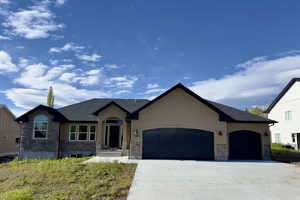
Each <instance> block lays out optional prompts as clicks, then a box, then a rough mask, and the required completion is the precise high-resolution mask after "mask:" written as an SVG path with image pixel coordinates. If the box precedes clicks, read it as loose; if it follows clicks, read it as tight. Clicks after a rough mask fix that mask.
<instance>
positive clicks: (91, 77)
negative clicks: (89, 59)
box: [78, 69, 103, 86]
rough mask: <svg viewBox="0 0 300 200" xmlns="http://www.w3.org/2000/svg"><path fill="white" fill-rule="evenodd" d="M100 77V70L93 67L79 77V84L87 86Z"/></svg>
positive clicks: (97, 80)
mask: <svg viewBox="0 0 300 200" xmlns="http://www.w3.org/2000/svg"><path fill="white" fill-rule="evenodd" d="M101 77H103V76H102V70H101V69H94V70H89V71H87V72H86V73H85V75H84V76H83V77H79V78H78V80H79V83H80V84H81V85H84V86H88V85H95V84H97V83H99V80H100V78H101Z"/></svg>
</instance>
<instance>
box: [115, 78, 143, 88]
mask: <svg viewBox="0 0 300 200" xmlns="http://www.w3.org/2000/svg"><path fill="white" fill-rule="evenodd" d="M137 80H138V78H137V77H135V76H120V77H112V78H110V80H109V82H110V84H111V86H113V87H119V88H132V87H133V85H134V83H135V82H136V81H137Z"/></svg>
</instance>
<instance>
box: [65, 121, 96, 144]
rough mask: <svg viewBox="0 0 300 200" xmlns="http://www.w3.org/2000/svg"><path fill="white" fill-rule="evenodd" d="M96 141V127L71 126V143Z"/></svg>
mask: <svg viewBox="0 0 300 200" xmlns="http://www.w3.org/2000/svg"><path fill="white" fill-rule="evenodd" d="M95 139H96V126H95V125H85V124H80V125H75V124H72V125H70V126H69V141H95Z"/></svg>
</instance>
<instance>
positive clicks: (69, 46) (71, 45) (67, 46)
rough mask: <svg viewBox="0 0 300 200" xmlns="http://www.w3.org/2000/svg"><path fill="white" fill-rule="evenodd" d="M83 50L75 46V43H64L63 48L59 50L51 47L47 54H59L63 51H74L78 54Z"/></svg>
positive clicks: (81, 47)
mask: <svg viewBox="0 0 300 200" xmlns="http://www.w3.org/2000/svg"><path fill="white" fill-rule="evenodd" d="M82 49H84V47H83V46H79V45H76V44H75V43H72V42H70V43H66V44H65V45H64V46H63V47H61V48H59V47H52V48H51V49H50V50H49V52H50V53H60V52H63V51H75V52H79V51H80V50H82Z"/></svg>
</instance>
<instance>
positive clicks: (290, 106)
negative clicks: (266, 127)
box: [266, 78, 300, 149]
mask: <svg viewBox="0 0 300 200" xmlns="http://www.w3.org/2000/svg"><path fill="white" fill-rule="evenodd" d="M266 113H268V117H269V118H271V119H274V120H276V121H278V122H279V123H277V124H274V126H271V128H270V130H271V133H272V142H275V143H281V144H284V145H291V146H293V147H294V148H296V149H300V123H299V119H300V117H299V116H300V78H293V79H292V80H291V81H290V82H289V83H288V84H287V85H286V87H285V88H284V89H283V90H282V91H281V92H280V93H279V95H278V96H277V97H276V98H275V99H274V101H273V102H272V103H271V104H270V106H269V107H268V108H267V110H266Z"/></svg>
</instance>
